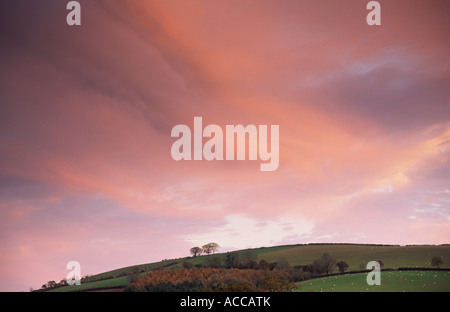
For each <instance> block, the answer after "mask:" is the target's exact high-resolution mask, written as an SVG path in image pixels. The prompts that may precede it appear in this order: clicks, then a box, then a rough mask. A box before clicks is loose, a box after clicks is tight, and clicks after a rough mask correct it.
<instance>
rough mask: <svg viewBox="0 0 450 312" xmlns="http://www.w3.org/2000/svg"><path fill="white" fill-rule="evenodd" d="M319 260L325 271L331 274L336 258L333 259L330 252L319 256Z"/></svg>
mask: <svg viewBox="0 0 450 312" xmlns="http://www.w3.org/2000/svg"><path fill="white" fill-rule="evenodd" d="M320 260H321V261H322V263H323V265H324V268H325V271H326V272H327V275H328V274H331V273H332V272H333V270H334V268H335V267H336V262H337V261H336V259H334V258H333V257H332V256H330V254H327V253H324V254H323V255H322V257H320Z"/></svg>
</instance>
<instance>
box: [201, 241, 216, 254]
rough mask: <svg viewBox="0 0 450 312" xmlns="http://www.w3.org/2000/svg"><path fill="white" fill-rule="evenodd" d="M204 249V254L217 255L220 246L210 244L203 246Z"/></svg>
mask: <svg viewBox="0 0 450 312" xmlns="http://www.w3.org/2000/svg"><path fill="white" fill-rule="evenodd" d="M202 248H203V252H204V253H205V254H207V255H209V254H211V253H215V252H216V251H217V250H219V248H220V246H219V244H217V243H213V242H211V243H208V244H206V245H203V246H202Z"/></svg>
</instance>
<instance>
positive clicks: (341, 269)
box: [336, 261, 348, 273]
mask: <svg viewBox="0 0 450 312" xmlns="http://www.w3.org/2000/svg"><path fill="white" fill-rule="evenodd" d="M336 265H337V267H338V268H339V272H341V273H344V272H345V270H347V269H348V263H347V262H345V261H339V262H338V263H336Z"/></svg>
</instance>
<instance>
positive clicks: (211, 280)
mask: <svg viewBox="0 0 450 312" xmlns="http://www.w3.org/2000/svg"><path fill="white" fill-rule="evenodd" d="M294 288H295V284H294V283H293V282H291V281H290V279H289V276H288V273H287V272H285V271H282V270H253V269H225V268H192V269H186V268H183V269H176V270H161V271H153V272H149V273H148V274H146V275H144V276H141V277H140V278H138V279H137V280H136V281H133V282H132V283H130V285H129V286H128V287H127V289H126V290H127V291H157V292H161V291H170V292H173V291H226V292H231V291H239V292H242V291H291V290H292V289H294Z"/></svg>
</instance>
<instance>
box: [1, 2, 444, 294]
mask: <svg viewBox="0 0 450 312" xmlns="http://www.w3.org/2000/svg"><path fill="white" fill-rule="evenodd" d="M67 2H68V1H55V0H41V1H25V0H15V1H12V0H0V41H1V48H0V68H1V70H0V250H1V253H0V276H1V277H2V278H1V280H0V291H28V290H29V288H30V287H32V288H34V289H38V288H40V286H41V285H42V284H44V283H46V282H47V281H49V280H55V281H57V282H59V281H60V280H61V279H63V278H65V277H66V275H67V274H68V272H69V271H68V270H67V269H66V264H67V263H68V262H69V261H72V260H75V261H78V262H79V263H80V265H81V274H82V275H83V276H84V275H87V274H89V275H90V274H96V273H101V272H105V271H108V270H112V269H116V268H119V267H124V266H130V265H135V264H141V263H148V262H154V261H160V260H162V259H170V258H178V257H185V256H189V255H190V254H189V249H190V248H191V247H194V246H202V245H204V244H206V243H208V242H217V243H218V244H219V245H220V246H221V248H220V251H231V250H237V249H242V248H256V247H263V246H273V245H280V244H298V243H314V242H316V243H317V242H321V243H327V242H332V243H339V242H342V243H344V242H345V243H377V244H401V245H405V244H444V243H450V227H449V225H450V161H449V155H450V154H449V153H450V91H449V86H450V84H449V82H450V62H449V58H450V43H449V41H448V37H449V31H450V19H449V18H448V16H450V4H449V3H448V1H437V0H430V1H412V0H395V1H379V2H380V4H381V25H379V26H369V25H368V24H367V23H366V16H367V14H368V13H369V10H367V9H366V4H367V2H368V1H361V0H346V1H331V0H318V1H300V0H298V1H273V0H270V1H269V0H258V1H256V0H242V1H237V0H230V1H228V0H227V1H208V0H192V1H175V0H171V1H139V0H129V1H120V0H97V1H79V3H80V5H81V25H80V26H69V25H67V23H66V16H67V14H68V13H69V12H70V11H69V10H67V9H66V4H67ZM195 116H201V117H202V120H203V125H204V126H205V125H208V124H215V125H219V126H220V127H223V129H225V126H226V125H238V124H242V125H250V124H253V125H279V154H280V161H279V166H278V169H277V170H275V171H261V170H260V163H261V161H260V160H257V161H254V160H234V161H231V160H222V161H221V160H212V161H208V160H201V161H199V160H191V161H188V160H181V161H176V160H174V159H173V158H172V157H171V147H172V144H173V143H174V142H175V141H176V138H173V137H171V130H172V128H173V127H174V126H175V125H178V124H185V125H188V126H189V127H190V128H191V129H193V124H194V117H195Z"/></svg>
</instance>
